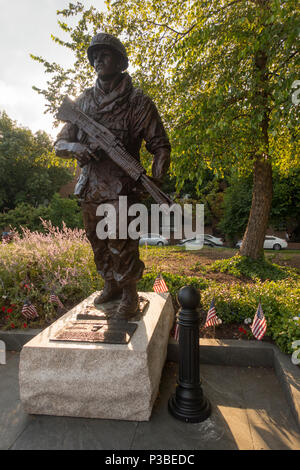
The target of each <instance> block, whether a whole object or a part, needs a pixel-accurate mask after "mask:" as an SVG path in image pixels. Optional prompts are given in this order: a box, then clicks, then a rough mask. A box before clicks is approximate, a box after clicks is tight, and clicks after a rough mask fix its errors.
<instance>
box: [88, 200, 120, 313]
mask: <svg viewBox="0 0 300 470" xmlns="http://www.w3.org/2000/svg"><path fill="white" fill-rule="evenodd" d="M97 207H98V204H94V203H83V204H82V211H83V221H84V227H85V231H86V235H87V238H88V240H89V242H90V244H91V246H92V249H93V253H94V261H95V264H96V268H97V271H98V273H99V274H100V275H101V276H102V278H103V279H104V281H105V284H104V289H103V291H102V293H101V295H99V296H97V297H96V298H95V300H94V302H95V303H96V304H100V303H104V302H108V301H109V300H112V299H115V298H118V297H120V295H121V293H122V289H121V288H120V287H119V286H118V284H117V282H116V280H115V278H114V273H113V261H112V257H111V251H110V249H109V243H108V242H109V240H108V239H105V240H101V239H100V238H98V236H97V232H96V227H97V223H98V222H99V221H100V220H101V217H100V216H96V210H97Z"/></svg>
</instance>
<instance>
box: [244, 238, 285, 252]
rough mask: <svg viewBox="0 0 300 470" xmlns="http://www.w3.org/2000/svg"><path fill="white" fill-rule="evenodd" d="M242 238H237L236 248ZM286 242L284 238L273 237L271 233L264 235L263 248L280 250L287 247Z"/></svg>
mask: <svg viewBox="0 0 300 470" xmlns="http://www.w3.org/2000/svg"><path fill="white" fill-rule="evenodd" d="M242 241H243V240H239V241H238V242H237V244H236V245H235V246H236V248H240V247H241V244H242ZM287 246H288V244H287V242H286V240H283V239H282V238H278V237H274V236H273V235H266V237H265V241H264V250H282V249H283V248H287Z"/></svg>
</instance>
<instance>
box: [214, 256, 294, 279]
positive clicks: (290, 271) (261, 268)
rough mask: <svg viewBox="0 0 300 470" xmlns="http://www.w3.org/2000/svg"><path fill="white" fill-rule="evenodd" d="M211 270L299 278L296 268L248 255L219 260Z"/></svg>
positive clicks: (236, 273)
mask: <svg viewBox="0 0 300 470" xmlns="http://www.w3.org/2000/svg"><path fill="white" fill-rule="evenodd" d="M209 270H210V271H213V272H216V271H217V272H221V273H225V272H227V273H228V274H232V275H233V276H236V277H238V278H242V277H247V278H250V279H254V280H256V279H260V280H262V281H264V280H267V279H269V280H280V279H287V278H297V277H298V278H299V275H298V274H297V270H296V269H294V268H290V267H286V266H279V265H277V264H274V263H270V262H269V261H267V260H259V261H256V260H252V259H250V258H248V257H246V256H240V255H238V254H237V255H235V256H233V257H232V258H228V259H223V260H218V261H215V262H214V263H212V264H211V265H210V267H209Z"/></svg>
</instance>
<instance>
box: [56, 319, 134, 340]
mask: <svg viewBox="0 0 300 470" xmlns="http://www.w3.org/2000/svg"><path fill="white" fill-rule="evenodd" d="M136 328H137V324H136V323H128V322H127V321H113V320H101V321H97V322H95V321H91V320H87V321H82V322H81V321H76V322H71V321H70V323H67V324H66V325H65V326H64V327H63V328H61V329H60V330H59V331H58V332H57V333H56V334H55V336H54V337H52V338H50V341H75V342H88V343H110V344H127V343H129V341H130V338H131V336H132V335H133V333H134V332H135V330H136Z"/></svg>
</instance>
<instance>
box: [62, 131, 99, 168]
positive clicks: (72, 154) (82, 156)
mask: <svg viewBox="0 0 300 470" xmlns="http://www.w3.org/2000/svg"><path fill="white" fill-rule="evenodd" d="M77 131H78V129H77V128H76V126H74V125H72V124H66V125H65V126H64V127H63V128H62V130H61V131H60V133H59V134H58V136H57V138H56V141H55V143H54V150H55V153H56V155H57V156H58V157H61V158H76V159H77V160H78V162H79V165H80V166H84V165H86V164H87V163H88V162H89V161H90V159H91V150H90V147H89V146H88V145H85V144H82V143H80V142H78V141H77Z"/></svg>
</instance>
